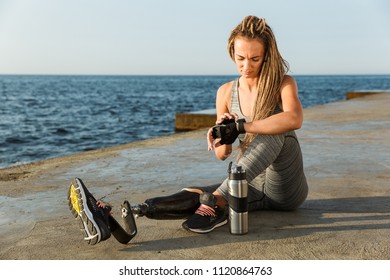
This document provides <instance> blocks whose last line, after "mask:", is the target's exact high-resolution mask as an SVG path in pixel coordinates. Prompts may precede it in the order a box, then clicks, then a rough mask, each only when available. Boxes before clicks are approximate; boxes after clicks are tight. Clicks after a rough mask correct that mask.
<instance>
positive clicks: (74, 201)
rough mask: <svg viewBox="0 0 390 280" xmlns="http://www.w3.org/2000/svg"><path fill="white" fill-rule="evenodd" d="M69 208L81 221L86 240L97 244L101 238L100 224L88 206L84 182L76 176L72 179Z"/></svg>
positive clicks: (90, 243) (80, 224)
mask: <svg viewBox="0 0 390 280" xmlns="http://www.w3.org/2000/svg"><path fill="white" fill-rule="evenodd" d="M68 202H69V209H70V211H71V212H72V215H73V216H74V217H75V219H76V220H77V221H78V223H79V227H80V230H81V232H82V233H83V235H84V240H85V241H87V243H88V244H89V245H95V244H97V243H99V242H100V240H101V232H100V229H99V226H98V225H97V223H96V221H95V220H94V218H93V215H92V213H91V211H90V210H89V209H88V206H87V199H86V195H85V191H84V186H83V184H82V182H81V181H80V180H79V179H78V178H76V179H74V180H73V181H72V183H71V185H70V186H69V190H68Z"/></svg>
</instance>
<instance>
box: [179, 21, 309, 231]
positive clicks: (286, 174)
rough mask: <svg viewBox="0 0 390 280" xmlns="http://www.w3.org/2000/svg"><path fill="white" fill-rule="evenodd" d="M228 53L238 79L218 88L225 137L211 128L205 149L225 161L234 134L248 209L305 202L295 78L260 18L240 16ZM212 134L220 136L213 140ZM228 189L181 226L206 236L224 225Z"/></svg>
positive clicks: (204, 201)
mask: <svg viewBox="0 0 390 280" xmlns="http://www.w3.org/2000/svg"><path fill="white" fill-rule="evenodd" d="M228 51H229V54H230V57H231V58H232V59H233V61H234V63H235V64H236V66H237V70H238V72H239V73H240V75H241V76H240V77H239V78H238V79H236V80H234V81H232V82H229V83H226V84H224V85H222V86H221V87H220V88H219V90H218V92H217V98H216V109H217V116H218V120H217V122H216V123H217V125H220V124H222V123H224V122H227V123H228V124H227V126H230V129H228V130H229V132H230V133H228V134H225V135H224V130H226V129H225V126H220V127H217V128H218V129H217V130H216V128H214V129H213V128H211V129H210V130H209V131H208V134H207V140H208V149H209V150H213V149H214V151H215V154H216V156H217V157H218V158H219V159H221V160H225V159H226V158H228V157H229V156H230V155H231V154H232V143H233V141H234V140H235V138H236V136H237V135H238V134H239V136H238V137H239V139H240V148H241V154H240V155H239V156H238V159H237V161H238V163H237V164H238V165H241V166H243V167H244V169H245V170H246V174H247V180H248V184H249V194H248V201H249V210H250V211H251V210H252V211H253V210H258V209H276V210H293V209H296V208H297V207H298V206H299V205H301V204H302V202H303V201H304V200H305V199H306V197H307V192H308V186H307V182H306V178H305V175H304V172H303V162H302V155H301V150H300V147H299V143H298V139H297V137H296V135H295V133H294V130H295V129H299V128H300V127H301V125H302V121H303V112H302V105H301V103H300V101H299V98H298V89H297V85H296V83H295V80H294V79H293V78H292V77H290V76H288V75H286V72H287V71H288V67H287V63H286V62H285V61H284V60H283V58H282V56H281V55H280V53H279V51H278V48H277V44H276V40H275V37H274V34H273V32H272V30H271V28H270V27H269V26H268V25H267V23H266V22H265V20H264V19H259V18H257V17H255V16H247V17H245V18H244V19H243V20H242V22H241V23H240V24H239V25H238V26H236V28H234V29H233V30H232V32H231V34H230V37H229V41H228ZM229 120H236V123H232V122H230V123H229ZM213 131H214V132H217V135H219V136H220V137H222V138H219V139H215V138H214V137H217V136H216V135H215V133H213ZM218 132H219V134H218ZM213 135H214V136H213ZM224 138H225V139H224ZM227 188H228V187H227V179H226V180H225V181H224V182H223V183H222V185H221V186H219V188H218V189H217V190H216V191H215V192H214V193H213V195H212V196H211V197H210V196H208V197H205V198H203V197H202V195H201V197H200V200H201V206H200V207H199V208H198V210H197V211H196V213H195V214H194V215H193V216H191V217H190V218H189V219H188V220H187V221H186V222H184V224H183V226H184V227H185V228H186V229H188V230H191V231H194V232H198V233H205V232H209V231H211V230H213V229H214V228H216V227H218V226H221V225H224V224H226V222H227V217H226V210H225V209H226V205H227V197H228V194H227Z"/></svg>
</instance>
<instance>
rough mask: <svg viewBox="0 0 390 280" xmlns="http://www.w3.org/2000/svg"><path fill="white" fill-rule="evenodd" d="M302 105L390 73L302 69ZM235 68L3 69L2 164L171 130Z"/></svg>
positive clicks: (377, 86) (211, 103)
mask: <svg viewBox="0 0 390 280" xmlns="http://www.w3.org/2000/svg"><path fill="white" fill-rule="evenodd" d="M294 77H295V79H296V81H297V84H298V88H299V97H300V99H301V102H302V104H303V106H304V107H310V106H316V105H320V104H324V103H329V102H334V101H339V100H344V99H345V94H346V93H347V92H348V91H358V90H389V89H390V75H333V76H332V75H330V76H318V75H308V76H305V75H296V76H294ZM235 78H236V77H235V76H71V75H65V76H54V75H36V76H35V75H0V168H5V167H9V166H14V165H19V164H24V163H31V162H35V161H39V160H44V159H49V158H53V157H59V156H63V155H68V154H74V153H78V152H82V151H88V150H94V149H99V148H104V147H110V146H115V145H119V144H124V143H129V142H134V141H138V140H143V139H148V138H153V137H158V136H163V135H169V134H173V133H176V131H175V114H176V113H183V112H193V111H199V110H205V109H212V108H214V107H215V95H216V91H217V89H218V87H219V86H220V85H222V84H223V83H225V82H228V81H230V80H233V79H235Z"/></svg>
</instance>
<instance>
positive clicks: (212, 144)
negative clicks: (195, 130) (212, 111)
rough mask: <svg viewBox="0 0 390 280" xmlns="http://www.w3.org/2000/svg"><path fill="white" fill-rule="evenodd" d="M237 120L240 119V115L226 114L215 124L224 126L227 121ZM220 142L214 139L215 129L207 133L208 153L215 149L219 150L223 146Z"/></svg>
mask: <svg viewBox="0 0 390 280" xmlns="http://www.w3.org/2000/svg"><path fill="white" fill-rule="evenodd" d="M236 118H238V115H237V114H236V113H232V114H231V113H224V114H223V115H221V116H219V118H218V119H217V121H216V122H215V124H216V125H221V124H223V123H224V122H226V121H229V120H235V119H236ZM220 141H221V139H219V138H218V139H215V138H214V137H213V128H210V129H209V130H208V131H207V150H208V151H211V150H213V149H215V148H218V147H220V146H222V145H221V144H220Z"/></svg>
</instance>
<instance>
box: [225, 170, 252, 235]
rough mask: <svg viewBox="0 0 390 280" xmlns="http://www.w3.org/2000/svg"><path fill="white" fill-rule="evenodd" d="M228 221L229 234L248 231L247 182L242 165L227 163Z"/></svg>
mask: <svg viewBox="0 0 390 280" xmlns="http://www.w3.org/2000/svg"><path fill="white" fill-rule="evenodd" d="M228 172H229V181H228V187H229V222H230V233H231V234H247V233H248V182H247V181H246V173H245V170H244V169H243V168H242V166H239V165H232V163H230V165H229V170H228Z"/></svg>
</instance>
